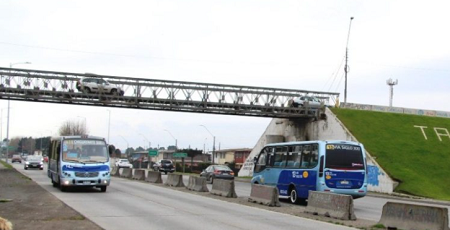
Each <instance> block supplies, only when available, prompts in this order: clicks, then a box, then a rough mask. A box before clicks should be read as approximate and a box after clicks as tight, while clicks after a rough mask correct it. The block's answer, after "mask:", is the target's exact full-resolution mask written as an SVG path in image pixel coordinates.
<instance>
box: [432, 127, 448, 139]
mask: <svg viewBox="0 0 450 230" xmlns="http://www.w3.org/2000/svg"><path fill="white" fill-rule="evenodd" d="M438 130H443V131H444V133H438ZM434 132H435V133H436V135H437V136H438V138H439V140H440V141H442V139H441V136H443V137H448V139H450V133H448V129H446V128H434Z"/></svg>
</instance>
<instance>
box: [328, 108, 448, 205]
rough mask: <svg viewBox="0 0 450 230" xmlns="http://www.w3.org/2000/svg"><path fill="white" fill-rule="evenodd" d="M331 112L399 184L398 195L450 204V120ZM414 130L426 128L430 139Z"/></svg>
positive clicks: (418, 130)
mask: <svg viewBox="0 0 450 230" xmlns="http://www.w3.org/2000/svg"><path fill="white" fill-rule="evenodd" d="M332 110H333V112H334V113H335V114H336V115H337V117H338V118H339V119H340V120H341V121H342V122H343V123H344V124H345V126H346V127H347V129H348V130H350V132H351V133H352V134H353V135H354V136H355V137H356V138H357V139H358V140H359V141H360V142H361V143H363V144H364V146H365V148H366V149H367V151H369V153H370V154H371V155H372V156H374V157H376V161H377V162H378V163H379V164H380V165H381V167H383V168H384V169H385V170H386V172H387V173H388V174H389V175H390V176H391V177H392V178H394V179H395V180H398V181H399V182H400V184H399V186H398V187H397V188H396V189H395V191H396V192H402V193H407V194H412V195H418V196H423V197H429V198H434V199H441V200H450V191H449V189H448V188H450V179H449V176H450V137H449V136H448V132H450V119H448V118H438V117H426V116H417V115H405V114H395V113H383V112H372V111H360V110H348V109H332ZM415 126H424V128H423V131H424V133H425V135H426V137H427V139H425V136H424V134H423V133H422V130H421V128H418V127H415ZM425 127H427V128H425ZM435 128H437V129H436V130H435ZM436 132H438V133H439V134H441V136H440V138H441V140H440V139H439V137H438V135H437V134H436ZM444 135H445V136H444Z"/></svg>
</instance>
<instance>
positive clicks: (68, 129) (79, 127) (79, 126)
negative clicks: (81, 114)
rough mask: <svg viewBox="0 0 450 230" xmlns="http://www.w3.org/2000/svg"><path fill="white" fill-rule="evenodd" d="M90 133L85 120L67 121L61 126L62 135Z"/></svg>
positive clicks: (60, 132) (60, 133)
mask: <svg viewBox="0 0 450 230" xmlns="http://www.w3.org/2000/svg"><path fill="white" fill-rule="evenodd" d="M88 133H89V132H88V130H87V128H86V124H85V123H84V122H78V121H65V122H64V123H63V124H62V125H61V127H59V135H61V136H75V135H87V134H88Z"/></svg>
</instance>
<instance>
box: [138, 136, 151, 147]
mask: <svg viewBox="0 0 450 230" xmlns="http://www.w3.org/2000/svg"><path fill="white" fill-rule="evenodd" d="M139 135H141V136H142V137H144V139H145V140H146V141H147V142H148V148H150V144H151V143H150V141H149V140H148V139H147V137H145V136H144V134H142V133H139Z"/></svg>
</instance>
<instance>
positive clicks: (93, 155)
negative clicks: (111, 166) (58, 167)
mask: <svg viewBox="0 0 450 230" xmlns="http://www.w3.org/2000/svg"><path fill="white" fill-rule="evenodd" d="M62 160H63V161H65V162H80V163H103V162H107V161H108V160H109V159H108V151H107V149H106V143H105V141H103V140H90V139H69V140H64V141H63V154H62Z"/></svg>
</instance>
